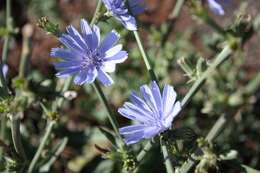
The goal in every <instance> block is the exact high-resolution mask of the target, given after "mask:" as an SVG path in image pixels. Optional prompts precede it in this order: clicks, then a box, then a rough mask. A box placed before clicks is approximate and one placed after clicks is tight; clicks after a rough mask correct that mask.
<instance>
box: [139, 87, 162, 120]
mask: <svg viewBox="0 0 260 173" xmlns="http://www.w3.org/2000/svg"><path fill="white" fill-rule="evenodd" d="M140 91H141V93H142V95H143V97H144V100H145V102H146V104H147V105H148V106H149V107H150V109H151V110H152V111H153V116H155V118H159V116H158V112H159V111H158V109H157V106H156V103H155V99H154V97H153V94H152V91H151V89H150V88H149V87H148V86H147V85H143V86H141V87H140Z"/></svg>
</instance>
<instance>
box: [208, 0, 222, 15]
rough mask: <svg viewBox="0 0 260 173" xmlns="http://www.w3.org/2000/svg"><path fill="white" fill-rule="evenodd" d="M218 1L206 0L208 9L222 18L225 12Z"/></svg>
mask: <svg viewBox="0 0 260 173" xmlns="http://www.w3.org/2000/svg"><path fill="white" fill-rule="evenodd" d="M217 1H218V0H208V4H209V8H210V9H211V10H212V11H213V12H214V13H215V14H217V15H220V16H223V15H224V14H225V11H224V9H223V7H222V6H221V5H220V3H219V2H217Z"/></svg>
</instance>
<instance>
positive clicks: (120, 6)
mask: <svg viewBox="0 0 260 173" xmlns="http://www.w3.org/2000/svg"><path fill="white" fill-rule="evenodd" d="M102 1H103V3H104V4H105V6H106V8H107V9H108V11H109V12H111V13H112V15H113V16H114V17H115V18H116V19H117V20H119V21H120V22H121V23H122V24H123V25H124V26H125V27H126V29H128V30H131V31H134V30H137V26H136V20H135V18H134V17H133V16H132V15H137V14H140V13H142V12H143V11H144V7H143V3H144V2H143V0H128V1H126V2H125V1H124V0H102ZM125 3H127V4H125ZM127 7H129V10H130V12H129V11H128V8H127Z"/></svg>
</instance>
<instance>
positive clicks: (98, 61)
mask: <svg viewBox="0 0 260 173" xmlns="http://www.w3.org/2000/svg"><path fill="white" fill-rule="evenodd" d="M103 61H104V60H103V58H102V56H101V54H100V53H99V52H98V51H97V50H95V51H93V52H89V53H86V54H85V56H83V61H82V64H81V67H82V68H83V69H86V68H89V67H95V68H97V69H99V68H100V67H101V66H102V64H103Z"/></svg>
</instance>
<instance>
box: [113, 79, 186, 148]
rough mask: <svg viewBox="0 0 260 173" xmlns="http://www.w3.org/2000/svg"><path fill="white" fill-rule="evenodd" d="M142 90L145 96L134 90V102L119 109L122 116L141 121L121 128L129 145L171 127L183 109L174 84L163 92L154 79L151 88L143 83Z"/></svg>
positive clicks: (131, 97) (165, 87)
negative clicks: (177, 98) (140, 95)
mask: <svg viewBox="0 0 260 173" xmlns="http://www.w3.org/2000/svg"><path fill="white" fill-rule="evenodd" d="M140 91H141V93H142V97H143V98H141V97H139V96H138V94H137V93H136V92H132V93H131V96H130V100H131V102H132V103H131V102H126V103H125V104H124V105H123V107H121V108H119V109H118V112H119V113H120V114H121V115H122V116H124V117H126V118H129V119H131V120H135V121H138V122H139V124H135V125H130V126H126V127H123V128H120V129H119V132H120V134H122V135H123V136H124V138H125V142H126V144H127V145H129V144H133V143H136V142H138V141H140V140H141V139H149V138H152V137H154V136H155V135H157V134H159V133H161V132H163V131H165V130H167V129H169V128H170V127H171V125H172V121H173V119H174V118H175V117H176V115H178V113H179V112H180V110H181V103H180V102H179V101H176V97H177V94H176V92H175V91H174V89H173V87H172V86H169V85H165V86H164V89H163V92H162V94H161V92H160V89H159V87H158V85H157V83H156V82H155V81H153V82H152V84H151V88H149V87H148V86H147V85H143V86H141V87H140Z"/></svg>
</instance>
